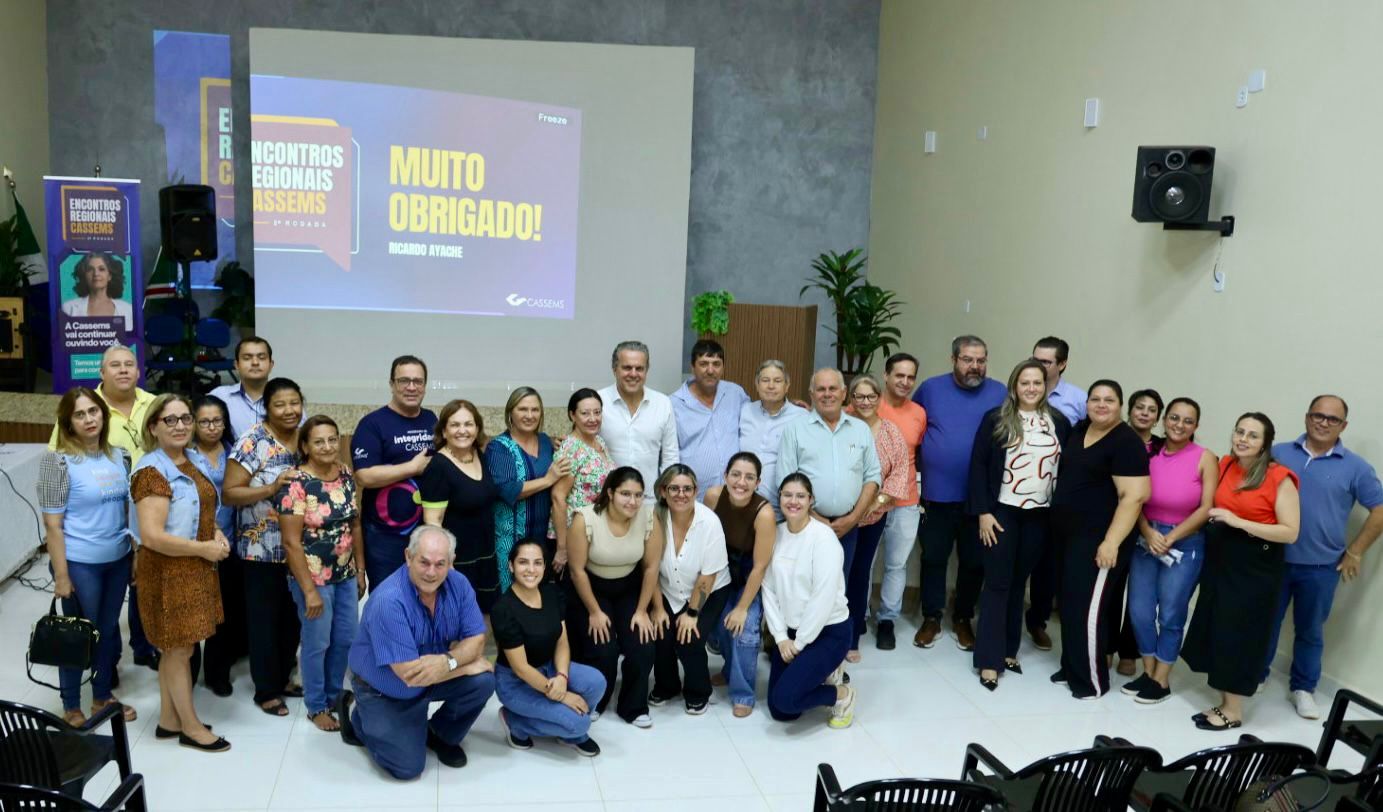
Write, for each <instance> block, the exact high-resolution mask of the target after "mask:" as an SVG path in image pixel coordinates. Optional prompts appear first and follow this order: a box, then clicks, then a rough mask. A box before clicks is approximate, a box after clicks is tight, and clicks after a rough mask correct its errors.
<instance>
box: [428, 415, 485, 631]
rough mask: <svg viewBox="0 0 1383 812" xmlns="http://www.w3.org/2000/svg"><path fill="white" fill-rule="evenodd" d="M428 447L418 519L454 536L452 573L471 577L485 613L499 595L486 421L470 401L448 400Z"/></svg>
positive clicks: (472, 586) (477, 600) (477, 597)
mask: <svg viewBox="0 0 1383 812" xmlns="http://www.w3.org/2000/svg"><path fill="white" fill-rule="evenodd" d="M433 445H434V446H435V447H436V448H437V453H436V454H434V455H433V457H432V460H431V461H430V462H429V463H428V464H427V468H426V469H424V470H423V475H422V476H421V477H419V478H418V498H419V499H420V500H421V502H422V506H423V522H424V523H425V524H432V525H437V526H439V527H445V528H446V529H447V530H450V531H451V534H452V535H454V536H456V571H457V572H459V573H461V574H462V575H464V576H466V580H467V581H470V583H471V588H473V589H474V590H475V599H476V603H478V604H480V611H481V612H483V613H484V614H486V615H489V614H490V607H491V606H494V603H495V599H496V598H498V597H499V565H498V563H497V562H496V561H495V542H494V539H495V534H494V504H495V499H497V498H498V496H499V491H498V490H497V489H496V488H495V483H494V480H492V479H491V478H490V472H489V470H488V469H487V468H486V467H485V461H484V454H483V453H482V450H483V449H484V447H485V424H484V422H483V421H482V420H481V419H480V410H479V409H477V408H476V407H475V404H474V403H471V402H470V401H468V400H453V401H451V402H450V403H448V404H447V405H446V406H443V407H442V412H441V414H439V415H438V416H437V429H436V431H435V432H434V434H433Z"/></svg>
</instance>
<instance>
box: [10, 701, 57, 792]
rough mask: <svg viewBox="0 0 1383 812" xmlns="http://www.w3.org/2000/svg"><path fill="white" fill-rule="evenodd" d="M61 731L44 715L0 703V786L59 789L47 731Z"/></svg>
mask: <svg viewBox="0 0 1383 812" xmlns="http://www.w3.org/2000/svg"><path fill="white" fill-rule="evenodd" d="M65 727H66V725H65V724H63V722H62V720H61V719H59V718H58V717H56V716H54V715H53V714H51V713H48V712H47V711H43V710H39V709H38V708H31V707H29V706H28V705H21V704H19V703H17V702H8V701H5V700H0V782H4V783H6V784H28V785H33V786H36V787H51V788H54V789H56V788H58V787H59V786H61V785H62V778H61V774H60V772H59V770H58V757H57V753H56V752H54V750H53V740H52V738H51V737H50V736H49V735H48V731H49V730H62V729H64V728H65Z"/></svg>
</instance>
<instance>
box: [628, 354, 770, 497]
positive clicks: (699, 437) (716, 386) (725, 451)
mask: <svg viewBox="0 0 1383 812" xmlns="http://www.w3.org/2000/svg"><path fill="white" fill-rule="evenodd" d="M691 366H692V377H691V379H690V380H688V381H687V382H686V383H684V384H682V386H681V388H679V389H678V390H677V391H676V392H673V393H672V395H671V396H670V398H671V400H672V414H673V417H674V419H675V420H676V422H677V446H678V449H679V450H678V456H679V457H681V462H682V464H683V465H688V466H691V469H692V470H693V471H695V472H696V489H697V496H698V497H699V496H702V495H704V494H705V493H706V489H707V488H709V487H711V486H712V485H719V484H720V483H721V482H722V481H724V478H725V466H726V465H727V464H728V463H729V462H730V458H731V457H733V456H734V455H735V454H737V453H739V450H740V410H741V409H743V408H744V404H746V403H748V402H749V395H748V394H746V393H745V391H744V388H743V387H741V386H740V385H739V384H737V383H734V382H732V381H725V380H721V379H722V378H724V377H725V348H724V347H722V346H720V343H719V342H716V341H711V340H703V341H698V342H696V343H695V344H693V345H692V351H691ZM644 487H645V488H646V489H652V487H653V483H652V482H645V483H644Z"/></svg>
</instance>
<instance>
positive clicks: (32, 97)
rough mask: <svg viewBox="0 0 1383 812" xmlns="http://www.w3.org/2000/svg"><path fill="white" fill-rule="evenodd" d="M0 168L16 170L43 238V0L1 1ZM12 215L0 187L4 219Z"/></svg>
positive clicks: (45, 124)
mask: <svg viewBox="0 0 1383 812" xmlns="http://www.w3.org/2000/svg"><path fill="white" fill-rule="evenodd" d="M0 20H3V21H4V23H3V24H0V164H3V165H5V166H8V167H9V168H10V169H11V170H13V171H14V175H15V182H17V183H18V184H19V201H20V202H21V203H23V204H24V211H25V212H26V213H27V214H28V215H29V221H30V222H31V223H32V224H33V226H34V231H35V232H36V233H37V234H38V241H39V243H40V244H42V245H44V247H45V248H47V245H46V240H45V238H44V223H45V218H44V213H43V175H44V174H45V173H47V172H48V26H47V12H46V10H45V4H44V3H43V0H0ZM12 214H14V203H13V202H12V201H11V200H10V194H9V187H8V186H0V219H4V218H8V217H10V216H11V215H12Z"/></svg>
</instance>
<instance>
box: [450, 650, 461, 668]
mask: <svg viewBox="0 0 1383 812" xmlns="http://www.w3.org/2000/svg"><path fill="white" fill-rule="evenodd" d="M458 665H460V663H458V662H456V658H455V657H453V656H451V655H450V654H448V655H447V670H448V671H455V670H456V666H458Z"/></svg>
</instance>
